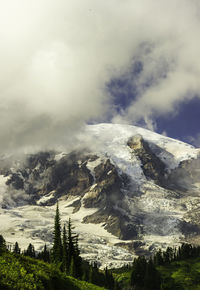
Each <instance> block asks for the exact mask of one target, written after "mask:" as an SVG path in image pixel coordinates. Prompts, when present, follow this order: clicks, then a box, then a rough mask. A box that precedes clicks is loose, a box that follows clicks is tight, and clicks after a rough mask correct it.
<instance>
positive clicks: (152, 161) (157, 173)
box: [127, 135, 166, 185]
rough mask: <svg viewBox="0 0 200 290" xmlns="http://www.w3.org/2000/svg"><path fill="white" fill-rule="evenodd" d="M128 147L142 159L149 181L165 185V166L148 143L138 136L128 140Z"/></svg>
mask: <svg viewBox="0 0 200 290" xmlns="http://www.w3.org/2000/svg"><path fill="white" fill-rule="evenodd" d="M127 145H128V146H129V147H130V148H131V149H132V150H133V152H134V154H135V155H136V156H137V157H138V158H139V159H140V161H141V165H142V169H143V172H144V174H145V176H146V177H147V178H148V179H152V180H154V181H155V182H156V183H157V184H160V185H161V184H163V180H164V175H165V169H166V166H165V164H164V163H163V162H162V161H161V160H160V159H159V158H158V157H157V156H156V155H155V154H154V153H153V152H152V151H151V149H150V147H149V145H148V143H147V142H145V141H144V139H143V138H142V136H141V135H136V136H133V137H131V138H130V139H129V140H128V143H127Z"/></svg>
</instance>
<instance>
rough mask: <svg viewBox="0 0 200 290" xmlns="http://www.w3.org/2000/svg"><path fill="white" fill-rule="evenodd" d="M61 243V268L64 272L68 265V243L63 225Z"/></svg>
mask: <svg viewBox="0 0 200 290" xmlns="http://www.w3.org/2000/svg"><path fill="white" fill-rule="evenodd" d="M62 244H63V257H62V269H63V271H64V272H67V269H68V265H67V262H68V244H67V233H66V228H65V225H64V227H63V239H62Z"/></svg>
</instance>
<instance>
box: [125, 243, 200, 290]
mask: <svg viewBox="0 0 200 290" xmlns="http://www.w3.org/2000/svg"><path fill="white" fill-rule="evenodd" d="M197 257H200V246H193V245H191V244H186V243H183V244H182V245H181V246H179V247H178V248H172V247H167V249H166V250H165V251H162V250H161V249H159V250H158V251H157V252H156V253H155V254H154V255H153V256H152V257H150V258H145V257H144V256H140V257H138V258H135V259H134V261H133V265H132V266H131V267H129V268H130V270H131V278H130V285H131V286H132V289H138V290H139V289H143V290H159V289H163V288H162V279H161V276H160V273H159V271H158V270H157V268H158V267H159V266H167V265H169V264H170V263H172V262H176V261H182V260H185V259H190V258H197ZM170 289H171V288H170Z"/></svg>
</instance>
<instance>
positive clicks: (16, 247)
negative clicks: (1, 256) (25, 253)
mask: <svg viewBox="0 0 200 290" xmlns="http://www.w3.org/2000/svg"><path fill="white" fill-rule="evenodd" d="M20 252H21V250H20V248H19V245H18V242H16V243H15V245H14V248H13V253H15V254H20Z"/></svg>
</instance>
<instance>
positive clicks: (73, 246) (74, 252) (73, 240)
mask: <svg viewBox="0 0 200 290" xmlns="http://www.w3.org/2000/svg"><path fill="white" fill-rule="evenodd" d="M73 229H74V227H73V225H72V222H71V219H70V218H69V221H68V223H67V267H68V272H70V269H69V268H71V267H72V264H73V267H74V269H75V270H74V275H75V276H74V277H81V276H82V259H81V257H80V251H79V247H78V235H76V234H75V233H74V232H73ZM72 258H73V263H72Z"/></svg>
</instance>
